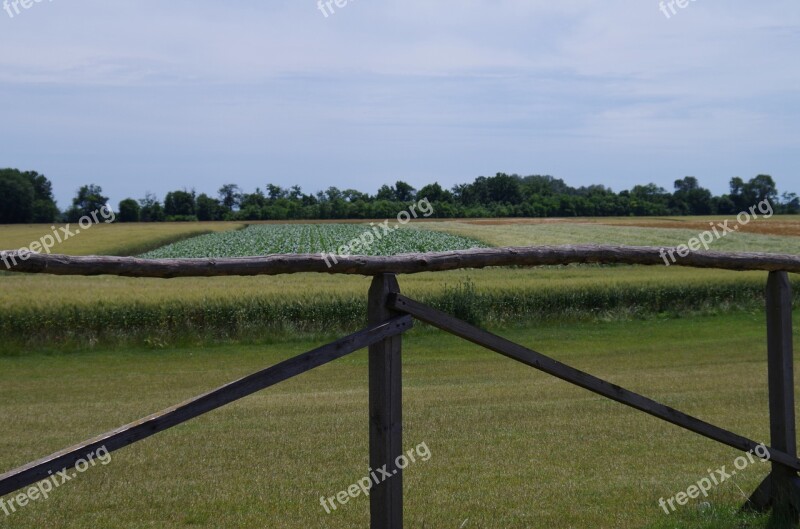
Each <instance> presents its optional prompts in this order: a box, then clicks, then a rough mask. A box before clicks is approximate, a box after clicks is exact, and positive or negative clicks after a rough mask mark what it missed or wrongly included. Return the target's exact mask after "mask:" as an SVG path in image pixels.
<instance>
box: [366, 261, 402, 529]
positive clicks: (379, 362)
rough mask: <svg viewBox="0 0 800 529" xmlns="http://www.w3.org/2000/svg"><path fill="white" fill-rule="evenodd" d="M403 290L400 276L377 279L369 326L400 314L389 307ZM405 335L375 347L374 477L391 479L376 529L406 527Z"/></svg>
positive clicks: (373, 500) (374, 516) (374, 513)
mask: <svg viewBox="0 0 800 529" xmlns="http://www.w3.org/2000/svg"><path fill="white" fill-rule="evenodd" d="M399 291H400V287H399V285H398V284H397V278H396V276H395V275H394V274H381V275H377V276H375V277H374V278H373V280H372V285H371V286H370V289H369V304H368V311H369V322H370V323H378V322H383V321H386V320H387V319H389V318H391V317H392V316H395V315H396V314H397V313H396V312H394V311H392V310H390V309H389V308H387V303H386V302H387V298H388V296H389V294H391V293H396V292H399ZM401 344H402V337H401V335H397V336H393V337H391V338H386V339H385V340H382V341H380V342H378V343H376V344H374V345H371V346H370V347H369V464H370V467H371V468H372V472H373V473H374V475H376V476H378V477H379V478H381V477H382V476H385V475H384V474H382V473H381V472H380V471H378V469H383V470H384V471H385V472H387V473H388V474H390V475H391V477H386V478H385V480H382V481H381V482H380V483H378V484H375V483H373V485H372V490H371V492H370V528H371V529H402V527H403V476H402V470H401V469H399V468H397V465H396V464H395V460H396V459H397V457H398V456H399V455H401V454H402V453H403V445H402V442H403V423H402V376H401V362H400V359H401Z"/></svg>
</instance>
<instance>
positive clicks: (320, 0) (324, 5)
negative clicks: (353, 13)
mask: <svg viewBox="0 0 800 529" xmlns="http://www.w3.org/2000/svg"><path fill="white" fill-rule="evenodd" d="M351 2H353V0H317V9H319V10H320V11H322V14H323V15H325V18H328V17H329V16H330V15H333V14H335V13H336V10H335V9H334V8H333V6H334V5H335V6H336V7H337V8H339V9H341V8H343V7H346V6H347V4H349V3H351Z"/></svg>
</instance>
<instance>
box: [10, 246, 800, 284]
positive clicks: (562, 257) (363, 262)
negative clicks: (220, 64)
mask: <svg viewBox="0 0 800 529" xmlns="http://www.w3.org/2000/svg"><path fill="white" fill-rule="evenodd" d="M670 251H671V252H672V253H673V255H674V257H675V262H674V263H672V259H670V257H669V256H668V254H669V252H670ZM23 258H24V259H23ZM327 259H328V262H331V261H332V259H331V257H330V256H328V257H327ZM0 260H2V262H4V263H8V265H7V266H6V267H3V266H0V270H3V269H4V268H7V269H8V270H10V271H13V272H25V273H38V274H53V275H83V276H92V275H117V276H127V277H156V278H173V277H211V276H256V275H278V274H295V273H300V272H317V273H328V274H351V275H363V276H376V275H379V274H384V273H394V274H415V273H419V272H441V271H444V270H456V269H459V268H485V267H489V266H542V265H566V264H573V263H597V264H637V265H661V266H665V264H666V263H667V262H669V263H670V264H671V266H688V267H694V268H717V269H721V270H739V271H742V270H763V271H767V272H775V271H784V272H793V273H796V274H797V273H800V255H790V254H766V253H721V252H691V253H689V254H688V255H686V256H685V257H680V256H679V255H678V254H677V253H676V250H675V249H674V248H658V247H654V246H594V245H583V246H531V247H509V248H478V249H473V250H459V251H450V252H433V253H418V254H402V255H396V256H391V257H367V256H350V257H337V258H336V260H337V262H336V263H335V264H334V263H332V262H331V266H328V264H327V263H326V258H323V255H322V254H287V255H265V256H260V257H242V258H235V259H139V258H135V257H104V256H86V257H74V256H67V255H55V254H54V255H43V254H27V255H25V254H22V255H21V254H20V253H19V252H0Z"/></svg>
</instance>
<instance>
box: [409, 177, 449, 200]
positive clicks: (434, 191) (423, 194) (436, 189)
mask: <svg viewBox="0 0 800 529" xmlns="http://www.w3.org/2000/svg"><path fill="white" fill-rule="evenodd" d="M417 197H418V198H427V199H428V200H429V201H430V202H431V203H437V202H451V201H452V200H453V194H452V193H451V192H450V191H446V190H444V189H442V186H440V185H439V182H434V183H432V184H428V185H426V186H422V187H421V188H420V189H419V191H417Z"/></svg>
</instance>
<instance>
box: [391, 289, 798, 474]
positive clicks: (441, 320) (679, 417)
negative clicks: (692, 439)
mask: <svg viewBox="0 0 800 529" xmlns="http://www.w3.org/2000/svg"><path fill="white" fill-rule="evenodd" d="M389 306H390V307H392V308H394V309H395V310H397V311H399V312H405V313H407V314H411V315H412V316H414V317H415V318H417V319H419V320H421V321H424V322H426V323H429V324H431V325H433V326H435V327H438V328H439V329H442V330H444V331H447V332H449V333H451V334H454V335H456V336H460V337H461V338H464V339H465V340H468V341H470V342H472V343H475V344H478V345H480V346H482V347H485V348H487V349H490V350H492V351H495V352H497V353H500V354H502V355H504V356H507V357H508V358H512V359H514V360H516V361H518V362H521V363H523V364H525V365H527V366H530V367H533V368H535V369H538V370H540V371H543V372H545V373H548V374H550V375H553V376H555V377H557V378H560V379H561V380H564V381H566V382H569V383H570V384H575V385H576V386H580V387H582V388H584V389H588V390H589V391H592V392H594V393H597V394H598V395H602V396H604V397H607V398H609V399H611V400H614V401H617V402H619V403H621V404H625V405H626V406H630V407H632V408H635V409H637V410H639V411H643V412H645V413H647V414H649V415H652V416H654V417H658V418H659V419H662V420H664V421H667V422H669V423H672V424H675V425H677V426H680V427H682V428H685V429H687V430H689V431H692V432H694V433H697V434H700V435H702V436H704V437H708V438H709V439H713V440H715V441H718V442H720V443H722V444H725V445H728V446H732V447H733V448H737V449H739V450H742V451H749V450H754V449H755V448H756V446H758V445H759V443H756V442H755V441H752V440H750V439H747V438H746V437H742V436H740V435H737V434H735V433H732V432H729V431H728V430H725V429H722V428H720V427H718V426H714V425H713V424H710V423H707V422H705V421H702V420H700V419H697V418H696V417H692V416H690V415H687V414H685V413H683V412H680V411H678V410H676V409H674V408H670V407H669V406H665V405H663V404H660V403H658V402H656V401H654V400H652V399H649V398H647V397H644V396H642V395H639V394H638V393H634V392H632V391H630V390H627V389H624V388H621V387H620V386H617V385H616V384H612V383H610V382H607V381H605V380H602V379H600V378H597V377H595V376H593V375H590V374H588V373H586V372H584V371H580V370H578V369H575V368H574V367H571V366H568V365H566V364H563V363H561V362H558V361H557V360H554V359H552V358H550V357H548V356H545V355H543V354H541V353H538V352H536V351H533V350H531V349H528V348H526V347H523V346H521V345H519V344H516V343H514V342H511V341H509V340H506V339H505V338H501V337H500V336H497V335H495V334H492V333H490V332H487V331H484V330H483V329H479V328H477V327H475V326H473V325H470V324H468V323H466V322H463V321H461V320H458V319H456V318H454V317H452V316H450V315H448V314H445V313H444V312H441V311H438V310H436V309H433V308H431V307H428V306H426V305H423V304H421V303H419V302H417V301H414V300H412V299H409V298H407V297H405V296H403V295H400V294H392V295H391V296H389ZM769 451H770V456H771V460H772V461H774V462H777V463H781V464H782V465H785V466H787V467H790V468H793V469H796V470H797V469H800V460H798V459H797V457H795V456H794V455H790V454H787V453H786V452H784V451H781V450H778V449H776V448H774V447H773V448H769Z"/></svg>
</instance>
